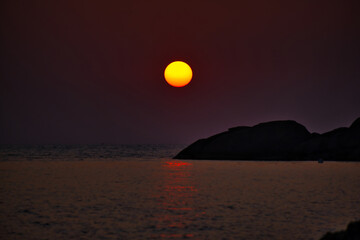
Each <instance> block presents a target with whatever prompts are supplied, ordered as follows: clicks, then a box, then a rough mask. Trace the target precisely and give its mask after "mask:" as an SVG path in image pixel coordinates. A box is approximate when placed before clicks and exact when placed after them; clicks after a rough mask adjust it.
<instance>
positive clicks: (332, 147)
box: [174, 118, 360, 162]
mask: <svg viewBox="0 0 360 240" xmlns="http://www.w3.org/2000/svg"><path fill="white" fill-rule="evenodd" d="M174 159H199V160H201V159H203V160H301V161H304V160H319V161H320V162H321V161H323V160H326V161H360V118H358V119H356V120H355V121H354V122H353V123H352V124H351V126H350V127H340V128H337V129H334V130H332V131H330V132H326V133H323V134H319V133H310V132H309V131H308V130H307V129H306V128H305V127H304V126H303V125H301V124H299V123H297V122H296V121H291V120H287V121H272V122H265V123H260V124H258V125H255V126H253V127H247V126H240V127H234V128H230V129H229V130H228V131H226V132H222V133H219V134H216V135H214V136H211V137H209V138H206V139H200V140H198V141H196V142H194V143H193V144H191V145H190V146H188V147H187V148H185V149H184V150H182V151H181V152H180V153H178V154H177V155H176V156H175V157H174Z"/></svg>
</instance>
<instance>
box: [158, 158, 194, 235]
mask: <svg viewBox="0 0 360 240" xmlns="http://www.w3.org/2000/svg"><path fill="white" fill-rule="evenodd" d="M192 168H193V164H192V163H189V162H182V161H178V160H172V161H166V162H164V163H163V164H162V170H163V173H164V175H163V185H162V186H161V187H160V188H161V189H159V190H160V191H159V196H158V199H159V203H158V204H159V210H160V211H159V214H158V215H157V218H156V220H157V225H156V229H157V231H159V233H160V234H159V235H157V236H158V237H159V238H160V239H182V238H193V237H194V234H193V233H192V225H193V224H194V222H195V221H196V219H197V218H198V217H199V216H198V215H199V214H198V213H197V212H196V209H195V203H194V198H195V194H197V192H198V190H197V188H196V187H195V186H194V185H193V182H192V180H191V174H192Z"/></svg>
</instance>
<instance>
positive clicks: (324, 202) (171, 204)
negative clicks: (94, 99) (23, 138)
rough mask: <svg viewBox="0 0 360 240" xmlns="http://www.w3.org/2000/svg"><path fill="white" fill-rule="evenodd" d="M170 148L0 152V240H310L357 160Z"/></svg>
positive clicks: (328, 221)
mask: <svg viewBox="0 0 360 240" xmlns="http://www.w3.org/2000/svg"><path fill="white" fill-rule="evenodd" d="M183 147H184V146H179V145H121V146H115V145H114V146H110V145H78V146H75V145H73V146H64V145H47V146H19V145H18V146H9V145H8V146H5V145H3V146H1V147H0V239H250V240H251V239H306V240H308V239H319V238H320V237H321V236H322V235H324V234H325V233H326V232H328V231H336V230H342V229H345V228H346V225H347V224H348V223H349V222H350V221H354V220H358V219H360V163H356V162H324V163H323V164H319V163H317V162H275V161H270V162H264V161H255V162H254V161H195V160H186V161H185V160H184V161H179V160H173V159H171V157H172V156H174V155H175V154H176V153H177V152H178V151H180V150H181V149H182V148H183Z"/></svg>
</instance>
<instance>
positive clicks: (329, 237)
mask: <svg viewBox="0 0 360 240" xmlns="http://www.w3.org/2000/svg"><path fill="white" fill-rule="evenodd" d="M359 239H360V221H356V222H351V223H349V225H348V226H347V228H346V230H344V231H339V232H334V233H330V232H329V233H327V234H325V235H324V236H323V237H322V238H321V239H320V240H359Z"/></svg>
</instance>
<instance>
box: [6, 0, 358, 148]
mask: <svg viewBox="0 0 360 240" xmlns="http://www.w3.org/2000/svg"><path fill="white" fill-rule="evenodd" d="M357 6H358V1H355V0H349V1H307V0H305V1H285V0H284V1H265V0H262V1H256V2H254V1H235V0H233V1H226V0H225V1H197V0H194V1H191V2H178V1H177V2H176V1H175V2H171V1H170V2H169V1H165V0H160V1H93V0H90V1H70V0H65V1H45V0H43V1H17V0H4V1H2V2H1V3H0V40H1V41H0V51H1V54H0V64H1V66H0V144H1V143H25V144H29V143H30V144H31V143H34V144H37V143H39V144H43V143H130V144H131V143H184V144H189V143H191V142H193V141H195V140H197V139H199V138H204V137H208V136H210V135H213V134H215V133H219V132H223V131H225V130H226V129H228V128H231V127H235V126H253V125H256V124H258V123H261V122H267V121H274V120H295V121H297V122H298V123H300V124H302V125H304V126H305V127H306V128H307V129H308V130H309V131H310V132H319V133H323V132H326V131H330V130H332V129H335V128H338V127H349V126H350V124H351V123H352V122H353V121H355V119H356V118H358V117H360V44H359V43H360V31H359V29H360V24H359V22H360V17H359V13H358V7H357ZM175 60H180V61H185V62H186V63H188V64H189V65H190V66H191V68H192V70H193V79H192V81H191V82H190V84H189V85H187V86H185V87H183V88H174V87H171V86H170V85H168V84H167V83H166V82H165V80H164V76H163V73H164V69H165V67H166V66H167V65H168V64H169V63H170V62H172V61H175Z"/></svg>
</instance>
